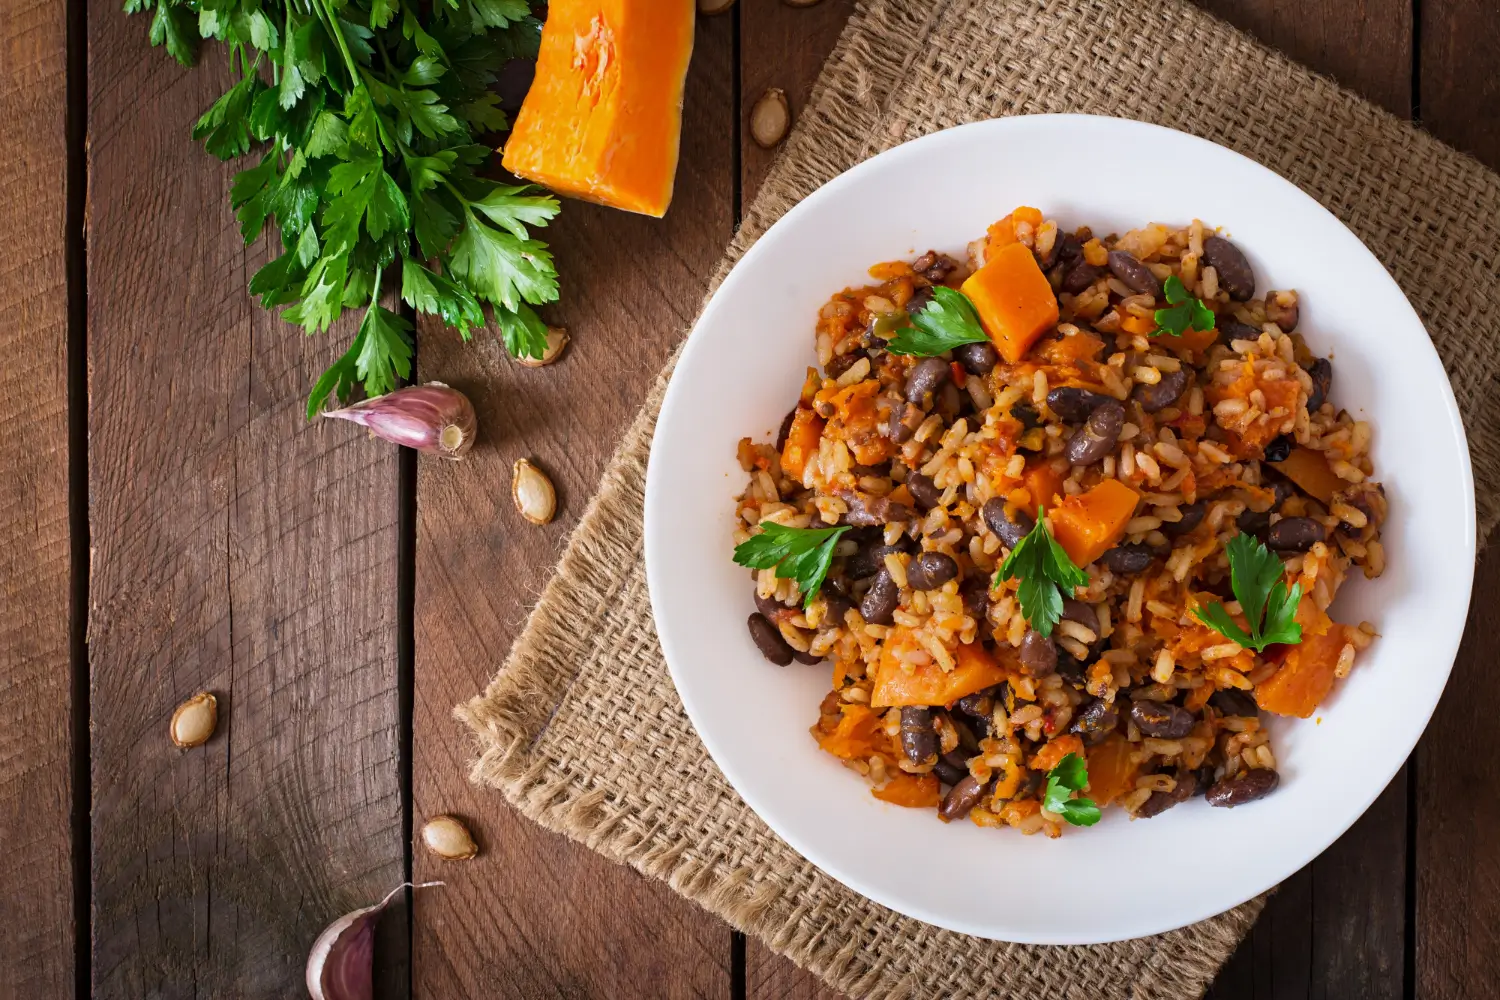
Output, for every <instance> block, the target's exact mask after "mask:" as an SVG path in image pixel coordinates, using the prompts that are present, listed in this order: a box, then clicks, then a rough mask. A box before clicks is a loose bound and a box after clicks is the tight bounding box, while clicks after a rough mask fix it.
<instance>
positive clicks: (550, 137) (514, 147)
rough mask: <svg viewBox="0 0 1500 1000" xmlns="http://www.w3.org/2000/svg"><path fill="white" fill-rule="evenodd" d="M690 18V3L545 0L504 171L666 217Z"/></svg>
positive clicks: (567, 192)
mask: <svg viewBox="0 0 1500 1000" xmlns="http://www.w3.org/2000/svg"><path fill="white" fill-rule="evenodd" d="M695 14H696V12H695V10H694V5H693V0H553V2H552V3H551V4H550V5H549V6H548V8H547V21H546V24H545V25H544V26H543V28H542V42H541V50H540V52H539V53H538V55H537V61H536V77H535V79H534V80H533V81H532V84H531V89H530V90H529V91H527V93H526V99H525V101H524V102H523V103H522V105H521V110H520V111H519V112H518V113H517V115H516V120H515V126H514V128H513V129H512V130H511V134H510V138H509V139H508V140H507V141H506V143H505V156H504V159H503V160H502V162H503V163H504V165H505V169H507V170H509V171H510V172H511V173H513V174H515V175H516V176H517V177H524V178H526V179H527V180H532V181H536V182H537V183H539V184H542V185H545V186H546V187H549V188H551V189H552V190H553V191H556V192H557V193H558V194H562V195H568V196H570V197H574V198H582V199H583V200H585V201H593V202H598V203H599V204H601V205H610V206H612V207H614V208H623V209H625V210H626V211H630V212H640V213H642V214H644V215H653V216H657V217H660V216H661V215H663V214H665V212H666V210H667V205H668V204H669V203H670V202H671V200H672V180H673V177H674V175H675V174H676V172H677V151H678V144H679V139H680V136H681V132H682V93H683V82H684V80H685V78H686V76H687V67H688V58H689V56H691V55H692V51H693V27H694V19H695Z"/></svg>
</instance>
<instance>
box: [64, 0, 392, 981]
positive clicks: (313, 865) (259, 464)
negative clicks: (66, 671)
mask: <svg viewBox="0 0 1500 1000" xmlns="http://www.w3.org/2000/svg"><path fill="white" fill-rule="evenodd" d="M146 31H147V22H146V20H145V19H144V18H139V17H138V18H129V19H127V18H126V16H125V15H124V14H122V13H120V11H119V9H118V4H116V3H114V2H113V0H98V2H96V3H94V4H92V6H91V10H90V16H89V46H88V53H89V74H88V77H89V87H90V95H89V96H90V121H91V122H92V131H91V135H90V140H91V172H90V177H89V205H90V221H89V229H88V246H89V252H90V266H89V364H90V371H91V379H90V393H91V399H90V427H89V430H90V447H89V458H90V490H91V497H92V511H91V513H92V520H91V526H92V544H93V549H94V551H93V567H92V595H93V601H92V603H93V606H92V608H91V609H90V618H89V629H90V633H89V635H90V653H91V670H92V700H91V705H92V713H93V718H92V719H91V725H92V727H93V808H94V829H93V859H92V860H93V864H92V869H93V883H94V906H95V925H94V956H93V975H94V984H95V991H96V995H98V996H100V997H146V996H149V997H186V996H196V997H202V996H215V997H228V996H234V997H288V996H298V995H301V994H302V992H303V987H302V978H303V962H304V958H305V955H306V953H307V949H308V946H309V945H310V944H311V943H312V940H313V938H314V937H316V935H317V934H318V932H319V931H320V930H321V929H322V927H323V926H324V925H325V924H326V923H327V922H328V921H329V920H331V919H332V918H333V917H335V916H337V915H338V914H340V913H343V912H345V911H347V910H350V909H353V908H355V907H356V906H360V905H365V904H368V903H370V902H373V901H375V900H376V899H379V898H380V897H381V896H382V895H384V894H385V892H386V891H387V890H388V889H390V888H392V887H393V886H395V885H396V884H397V883H399V882H400V881H401V880H402V875H403V871H404V844H403V832H402V818H403V810H402V799H401V790H400V784H399V779H400V768H399V745H400V740H399V736H400V732H399V714H398V692H397V669H396V627H395V626H396V577H397V573H396V548H397V536H396V519H397V503H396V490H397V459H396V452H395V450H394V449H391V448H387V447H386V446H384V445H382V444H381V443H379V442H376V441H373V440H370V439H368V438H367V437H366V436H365V435H364V434H363V433H360V432H358V431H356V430H355V429H354V428H352V427H345V426H343V425H342V424H338V423H335V422H332V421H328V422H324V423H320V424H314V425H309V424H307V423H306V422H305V421H304V419H303V417H302V408H303V405H304V402H303V401H304V399H305V394H306V392H307V389H308V387H309V386H310V385H311V384H312V382H313V380H314V379H315V378H316V377H317V375H318V373H319V372H320V371H321V370H322V369H323V367H324V366H325V365H326V364H328V363H329V362H330V361H331V360H332V359H333V358H334V357H336V356H337V355H338V354H339V353H340V352H341V351H342V350H343V342H344V341H345V339H346V338H347V337H348V336H349V334H350V332H351V331H350V330H349V329H348V327H347V324H346V325H345V327H344V328H342V329H340V330H338V331H336V332H334V333H330V334H328V335H324V336H319V337H311V338H309V337H305V336H303V335H302V333H301V331H300V330H298V329H296V328H294V327H292V326H289V325H287V324H285V323H283V322H281V321H280V319H278V318H277V317H276V316H275V315H274V314H271V313H267V312H265V311H263V310H262V309H261V308H260V307H259V305H258V304H256V303H253V302H252V301H251V300H250V298H249V297H248V295H247V293H246V290H245V285H246V282H247V280H248V278H249V276H250V274H251V273H253V270H254V268H255V267H257V266H258V265H259V264H260V263H261V262H263V261H264V260H265V259H266V248H265V246H264V244H261V245H258V246H256V247H255V248H253V249H251V250H247V249H246V248H245V247H244V246H243V245H242V243H241V241H240V238H239V235H238V232H237V226H236V223H235V221H234V219H233V216H232V215H231V213H230V210H229V205H228V197H227V194H228V190H229V182H230V177H231V175H232V173H233V170H234V168H233V166H232V165H221V164H220V163H218V162H217V161H216V160H214V159H213V158H212V157H210V156H209V155H207V154H206V153H205V152H204V151H203V150H202V149H201V148H200V147H199V146H198V145H197V144H195V143H193V142H191V141H190V139H189V137H188V133H189V129H190V128H191V127H192V123H193V122H194V120H195V119H196V118H197V116H198V115H199V114H200V113H201V112H202V110H203V109H204V108H205V107H206V106H207V105H208V104H209V102H210V101H211V100H212V99H213V98H214V97H215V96H217V95H218V94H219V93H220V92H221V90H222V89H223V88H224V86H225V85H226V81H227V80H228V74H227V71H226V67H225V65H224V62H223V60H222V59H221V58H219V55H218V53H214V54H213V55H211V56H209V57H208V58H207V59H206V60H205V64H204V65H203V66H200V67H199V68H198V69H195V70H191V71H187V70H183V69H182V68H180V67H178V66H177V65H176V64H175V63H173V62H172V61H171V60H170V59H168V57H167V56H166V54H165V53H164V52H163V51H161V50H152V49H150V48H148V46H147V44H146ZM203 689H208V690H211V691H214V692H215V693H216V694H217V695H218V696H219V697H220V699H221V719H220V724H219V730H218V732H217V734H216V735H215V737H214V738H213V740H212V741H211V742H209V743H208V744H207V745H206V746H204V747H201V748H198V749H196V750H191V751H187V752H178V751H176V750H174V749H173V748H172V746H171V744H170V743H169V742H168V739H167V729H166V727H167V721H168V718H169V716H170V715H171V712H172V709H173V706H174V705H175V704H176V703H177V702H178V701H179V700H181V699H183V698H186V697H188V696H189V695H191V694H193V693H194V692H195V691H199V690H203ZM385 927H386V933H385V934H384V935H383V937H382V942H383V959H384V960H385V961H387V962H393V963H394V968H393V970H392V971H391V972H390V973H389V974H388V975H385V976H382V980H383V981H384V982H385V983H386V984H387V985H388V986H390V987H394V990H393V991H392V992H393V994H404V993H405V990H404V989H403V988H401V987H402V985H403V984H404V983H405V981H406V979H407V975H406V972H405V969H404V967H403V964H402V963H403V959H404V946H405V941H406V939H407V934H406V929H405V914H404V910H402V911H400V912H396V913H390V914H388V915H387V917H386V921H385Z"/></svg>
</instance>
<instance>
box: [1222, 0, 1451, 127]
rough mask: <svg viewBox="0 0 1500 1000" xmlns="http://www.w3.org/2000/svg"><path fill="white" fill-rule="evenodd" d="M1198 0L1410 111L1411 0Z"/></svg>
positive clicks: (1396, 110)
mask: <svg viewBox="0 0 1500 1000" xmlns="http://www.w3.org/2000/svg"><path fill="white" fill-rule="evenodd" d="M1195 2H1197V3H1198V4H1199V6H1201V7H1204V8H1206V9H1207V10H1210V11H1212V12H1213V13H1215V14H1217V15H1218V16H1220V17H1222V18H1224V20H1226V21H1228V22H1229V23H1231V24H1233V25H1234V26H1235V27H1237V28H1240V29H1242V30H1244V31H1246V32H1248V33H1249V34H1251V35H1254V36H1255V37H1256V38H1258V39H1260V40H1261V41H1263V42H1265V43H1266V44H1267V45H1270V46H1273V47H1274V48H1278V49H1280V50H1281V51H1283V52H1285V53H1286V54H1287V55H1289V56H1291V57H1292V58H1293V59H1295V60H1297V61H1298V62H1300V63H1302V64H1303V65H1305V66H1309V67H1311V68H1313V69H1315V70H1317V71H1318V72H1320V73H1327V74H1328V75H1329V76H1331V77H1333V78H1334V79H1335V80H1337V81H1339V82H1340V83H1342V84H1343V85H1344V86H1346V87H1348V88H1349V89H1351V90H1353V91H1355V92H1356V93H1358V94H1359V95H1361V96H1362V97H1364V98H1366V99H1367V100H1371V101H1374V102H1375V103H1376V104H1379V105H1380V106H1381V107H1383V108H1385V109H1386V110H1387V111H1390V112H1391V113H1393V114H1397V115H1400V116H1401V117H1403V118H1408V117H1410V116H1411V110H1412V109H1411V82H1412V24H1413V14H1412V10H1413V8H1412V0H1312V2H1307V0H1304V2H1298V0H1195ZM1424 3H1425V0H1424Z"/></svg>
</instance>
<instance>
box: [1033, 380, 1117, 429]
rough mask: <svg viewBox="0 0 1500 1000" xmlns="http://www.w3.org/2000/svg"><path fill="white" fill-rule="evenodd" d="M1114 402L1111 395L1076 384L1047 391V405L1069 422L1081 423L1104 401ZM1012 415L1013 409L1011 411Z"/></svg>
mask: <svg viewBox="0 0 1500 1000" xmlns="http://www.w3.org/2000/svg"><path fill="white" fill-rule="evenodd" d="M1111 402H1114V397H1113V396H1106V395H1104V394H1103V393H1099V392H1090V391H1089V390H1087V389H1080V388H1078V387H1077V386H1076V385H1065V386H1063V387H1062V388H1060V389H1053V390H1052V391H1051V392H1049V393H1047V406H1048V408H1049V409H1051V410H1052V412H1053V413H1055V414H1057V415H1058V417H1059V418H1060V419H1062V420H1064V421H1066V422H1068V423H1070V424H1081V423H1083V422H1084V421H1085V420H1087V419H1088V418H1089V414H1091V413H1093V412H1094V411H1095V410H1097V409H1098V408H1099V407H1101V406H1103V405H1104V404H1105V403H1111ZM1011 413H1012V415H1014V413H1015V411H1014V410H1012V411H1011Z"/></svg>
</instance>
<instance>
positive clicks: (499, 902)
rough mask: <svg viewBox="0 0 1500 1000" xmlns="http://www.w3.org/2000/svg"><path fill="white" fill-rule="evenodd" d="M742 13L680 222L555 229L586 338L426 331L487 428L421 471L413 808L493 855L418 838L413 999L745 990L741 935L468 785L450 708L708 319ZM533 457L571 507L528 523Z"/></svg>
mask: <svg viewBox="0 0 1500 1000" xmlns="http://www.w3.org/2000/svg"><path fill="white" fill-rule="evenodd" d="M732 53H733V20H732V18H728V17H718V18H704V19H701V20H700V22H699V25H698V34H697V38H696V51H695V52H694V55H693V61H692V66H691V69H690V71H689V74H688V85H687V101H686V108H685V112H684V115H685V117H684V127H683V140H682V142H683V144H682V157H681V163H680V165H679V167H678V172H677V182H676V193H675V196H674V199H673V203H672V206H671V209H670V211H669V212H668V213H667V216H666V218H665V219H663V220H654V219H647V218H642V217H639V216H631V215H626V214H623V213H620V212H617V211H613V210H610V209H604V208H599V207H597V206H593V205H585V204H582V203H580V202H573V201H569V202H565V203H564V206H563V213H562V215H561V217H560V218H559V219H558V220H557V221H555V222H554V223H553V224H552V225H551V226H550V227H549V228H548V229H547V232H546V234H545V235H546V239H547V240H548V242H549V243H551V244H552V249H553V251H554V252H555V254H556V259H557V269H558V272H559V274H560V275H561V276H562V282H563V288H562V301H561V303H559V304H558V305H557V306H556V307H555V308H549V309H548V310H546V312H547V315H548V318H549V320H550V321H551V322H553V323H557V324H561V325H564V326H566V327H567V328H568V330H569V331H570V334H571V337H572V341H571V344H570V346H569V348H568V351H567V353H566V354H565V355H564V356H563V357H562V359H561V360H560V361H559V362H557V363H556V364H554V365H552V366H550V367H547V368H542V369H529V368H524V367H522V366H520V365H518V364H515V363H514V362H512V361H510V360H509V359H508V358H506V357H505V352H504V350H503V348H502V347H501V345H500V344H499V342H498V340H497V339H496V337H495V335H494V334H493V333H489V334H480V335H478V336H476V338H475V341H474V342H473V343H471V344H467V345H466V344H463V343H461V342H460V341H459V339H458V337H457V335H456V334H453V333H452V332H451V331H444V330H441V329H437V328H432V327H428V328H425V329H423V331H422V333H421V337H420V344H419V349H418V361H419V367H420V369H421V375H422V378H424V379H438V380H441V381H444V382H448V383H450V384H452V385H455V386H457V387H458V388H460V389H462V390H463V391H465V392H467V393H468V394H469V395H470V396H471V398H472V399H473V401H474V404H475V407H476V409H477V410H478V413H479V425H480V439H479V441H478V443H477V444H476V446H475V449H474V451H473V452H472V453H471V455H470V456H469V458H468V459H467V460H466V461H464V462H463V463H461V464H458V465H448V464H440V463H422V464H421V465H420V466H419V469H418V484H417V515H418V516H417V577H416V579H417V587H416V611H415V622H416V688H415V708H414V729H415V733H414V739H413V744H414V761H413V801H414V810H415V821H416V823H417V824H418V826H420V824H421V822H422V818H423V817H424V816H428V815H431V814H433V813H437V812H459V813H462V814H464V815H466V816H468V817H469V818H470V820H471V822H472V824H473V826H474V828H475V829H476V831H477V832H478V834H479V835H480V837H481V839H482V840H483V841H484V851H483V853H482V854H481V855H480V856H479V857H478V858H476V859H475V860H473V861H470V862H466V863H464V864H463V865H462V866H455V865H444V864H441V863H438V862H436V861H435V860H434V859H432V858H431V857H430V856H428V855H427V854H426V853H425V852H422V851H420V850H419V852H418V854H417V856H416V858H415V874H416V877H417V878H418V879H428V878H445V879H446V880H447V881H448V885H447V887H446V888H444V889H442V890H439V891H434V892H431V893H424V894H422V895H421V896H419V897H418V900H417V904H416V906H417V909H416V915H417V926H416V937H415V943H414V956H415V979H414V987H413V992H414V994H415V995H416V996H418V997H424V998H437V997H442V998H450V997H490V996H516V997H543V996H562V997H575V996H577V997H583V996H608V997H611V998H616V997H618V998H630V997H652V998H654V997H698V996H703V997H728V996H729V993H730V957H729V956H730V930H729V928H728V927H727V926H725V925H724V924H723V923H721V922H720V921H719V920H718V919H717V918H715V917H712V916H710V915H709V914H707V913H706V912H704V911H703V910H700V909H698V908H697V907H695V906H694V905H693V904H691V903H689V902H688V901H687V900H685V899H682V898H681V897H679V896H677V895H675V894H674V893H673V892H672V891H671V890H670V889H668V888H667V887H666V886H665V885H664V884H662V883H659V882H653V881H648V880H646V879H644V878H642V877H640V876H638V875H636V874H635V873H634V872H633V871H632V870H630V869H628V868H623V867H616V866H613V865H610V864H609V863H608V862H606V861H604V860H603V859H602V858H600V857H599V856H598V855H596V854H594V853H592V852H591V851H589V850H587V849H586V848H584V847H582V846H580V845H577V844H573V843H571V842H568V841H567V840H565V839H564V838H562V837H561V836H558V835H555V834H551V833H548V832H546V831H544V830H542V829H540V828H539V827H537V826H535V825H534V824H532V823H531V822H529V821H528V820H526V819H524V818H522V817H521V816H519V815H518V814H516V813H515V812H513V811H512V810H511V809H510V808H509V807H508V806H507V805H506V804H505V802H504V800H503V799H502V798H501V796H500V795H499V793H498V792H494V791H490V790H479V789H476V788H474V787H473V786H471V785H470V784H469V783H468V782H467V781H466V780H465V775H466V773H467V756H468V753H469V747H468V745H467V743H466V742H465V740H464V739H463V738H462V736H461V735H460V732H459V728H458V725H457V724H456V723H455V722H454V721H453V719H452V717H451V712H452V709H453V706H454V705H455V704H457V703H458V702H460V701H463V700H466V699H468V698H471V697H473V696H474V695H475V694H477V693H479V692H480V691H482V690H483V689H484V686H485V684H486V683H487V682H488V680H489V678H490V676H491V674H492V673H493V672H494V670H495V668H496V666H498V665H499V663H500V662H501V661H502V660H503V658H504V656H505V654H506V652H507V650H508V649H509V648H510V644H511V642H512V640H513V639H514V638H515V636H516V635H517V633H518V632H519V631H520V627H521V624H522V622H523V620H524V617H525V614H526V612H527V611H528V610H529V608H530V606H531V604H532V603H533V602H534V600H535V598H536V595H537V593H538V591H539V590H540V588H541V587H542V585H543V584H544V583H545V582H546V580H547V578H548V577H549V576H550V575H551V572H552V566H553V563H554V561H555V560H556V558H557V556H558V555H559V554H560V551H561V547H562V545H563V543H564V541H565V540H566V538H567V536H568V533H569V532H570V531H571V530H572V528H573V526H574V524H575V523H576V521H577V518H578V515H579V514H580V513H581V512H582V510H583V507H584V505H585V503H586V502H587V501H588V498H589V496H590V495H591V494H592V493H593V491H594V488H595V485H596V484H597V482H598V479H599V476H600V474H601V473H602V472H603V469H604V463H605V460H606V459H607V458H608V456H609V455H610V453H611V452H612V451H613V450H614V447H615V443H616V441H617V440H618V439H619V436H620V434H621V433H622V431H623V430H624V427H625V425H626V423H627V422H628V421H629V420H630V418H631V417H632V416H633V415H634V414H635V411H636V409H637V408H638V407H639V406H640V403H641V400H642V398H643V397H644V396H645V392H646V387H647V385H648V383H649V382H650V380H651V379H652V378H654V377H655V375H656V373H657V372H658V371H659V370H660V368H661V366H662V365H663V364H664V363H665V362H666V359H667V357H668V355H669V354H670V352H671V350H672V348H673V346H675V344H676V343H677V341H678V339H679V338H680V337H681V335H682V333H683V331H684V329H685V328H686V326H687V324H688V323H689V322H690V321H691V320H692V318H693V316H694V315H695V314H696V313H697V310H698V304H699V301H700V300H701V298H702V296H703V292H704V288H705V287H706V284H707V281H708V277H709V274H710V272H711V271H712V269H713V267H714V265H715V264H717V262H718V260H719V257H720V256H721V254H722V251H723V248H724V246H725V244H726V243H727V242H728V240H729V237H730V235H731V232H732V227H733V215H732V203H733V194H734V182H735V178H734V134H733V131H732V129H731V128H730V123H731V122H732V120H733V116H734V107H733V66H732ZM522 457H529V458H531V459H533V460H534V461H535V462H536V463H537V464H538V465H539V466H540V467H541V468H542V469H544V470H545V471H546V472H547V473H548V475H550V476H551V477H552V479H553V481H554V483H555V484H556V486H557V488H558V493H559V502H560V511H559V515H558V517H557V519H556V520H555V521H554V522H553V523H552V524H550V525H547V526H546V527H541V528H539V527H535V526H532V525H529V524H527V523H526V522H525V521H523V520H522V519H521V517H520V516H519V515H518V514H517V512H516V511H515V509H514V507H513V506H512V504H511V500H510V474H511V465H512V463H513V462H514V461H515V460H516V459H517V458H522Z"/></svg>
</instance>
